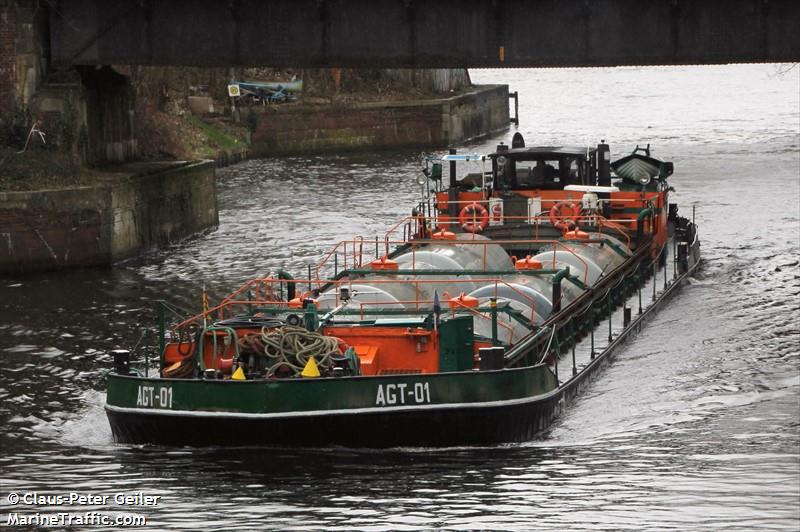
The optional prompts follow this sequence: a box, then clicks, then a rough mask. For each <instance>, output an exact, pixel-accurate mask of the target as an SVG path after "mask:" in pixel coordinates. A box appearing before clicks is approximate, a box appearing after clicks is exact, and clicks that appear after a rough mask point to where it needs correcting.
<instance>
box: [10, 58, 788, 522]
mask: <svg viewBox="0 0 800 532" xmlns="http://www.w3.org/2000/svg"><path fill="white" fill-rule="evenodd" d="M785 68H786V66H782V67H778V66H774V65H741V66H719V67H669V68H642V69H638V68H625V69H586V70H575V69H552V70H536V71H530V70H509V71H490V70H479V71H473V72H472V77H473V80H474V81H476V82H502V83H509V84H510V85H511V90H519V91H520V94H521V100H520V118H521V125H520V127H519V130H520V131H521V132H522V133H523V134H524V135H525V138H526V139H527V141H528V144H549V143H559V142H565V143H570V144H581V145H583V144H586V143H596V142H597V141H598V140H599V139H600V138H605V139H607V140H608V141H609V142H610V144H611V146H612V152H613V155H614V156H619V155H621V154H624V153H625V152H627V151H628V150H630V149H632V148H633V146H634V145H635V144H637V143H647V142H651V143H652V144H653V148H654V150H655V152H654V155H655V156H657V157H663V158H665V159H668V160H673V161H674V162H675V167H676V173H675V176H674V177H673V178H672V179H671V183H672V185H673V186H674V187H675V188H676V190H677V193H676V200H677V201H678V202H679V203H681V204H682V206H683V212H684V214H685V213H687V212H691V205H696V206H697V221H698V223H699V226H700V231H701V238H702V243H703V255H704V258H705V264H704V267H703V268H702V270H701V272H700V274H699V275H698V276H697V279H694V280H693V281H692V283H691V284H690V285H688V286H686V287H685V288H684V289H683V290H682V291H681V292H680V293H679V294H678V295H677V297H675V298H674V299H673V300H672V301H671V303H670V304H669V305H668V306H667V307H666V308H664V309H663V310H662V311H661V312H660V313H659V314H657V316H656V317H655V318H654V319H653V320H652V321H650V322H649V324H648V326H647V327H646V328H645V329H644V330H643V332H642V333H641V334H640V335H639V336H638V337H637V338H636V339H635V340H634V341H632V342H629V343H628V344H626V346H625V347H624V348H623V349H622V350H621V351H620V352H618V354H617V355H616V356H615V359H614V362H613V364H611V365H609V366H608V367H607V368H606V369H605V370H604V371H603V372H602V373H601V374H600V375H599V377H598V378H597V379H595V380H594V382H593V383H592V385H591V386H590V387H589V388H588V389H587V390H586V391H585V392H584V393H583V394H582V395H581V396H580V398H579V399H578V400H577V401H576V402H575V403H574V404H572V405H571V406H570V407H569V408H568V409H566V411H565V413H564V415H563V416H562V418H561V419H560V420H559V421H558V422H557V424H556V425H555V426H554V427H553V429H552V430H551V431H550V433H549V435H548V437H546V438H543V439H541V440H539V441H535V442H531V443H529V444H525V445H514V446H504V447H497V448H481V449H449V450H441V451H438V450H428V449H399V450H391V451H381V452H373V451H363V450H347V449H337V450H310V451H294V450H286V449H284V450H263V449H244V450H214V449H205V450H184V449H161V448H139V447H130V446H121V445H115V444H113V443H112V442H111V435H110V431H109V428H108V425H107V422H106V419H105V416H104V414H103V410H102V404H103V401H104V393H103V390H104V374H105V371H106V369H107V368H108V367H109V366H110V358H109V357H108V356H107V355H106V354H105V353H106V352H107V351H108V350H109V349H112V348H114V347H118V346H122V347H132V346H134V345H135V344H137V342H139V341H140V340H142V338H141V336H142V327H143V326H146V325H148V324H150V323H152V320H153V315H154V311H153V307H152V304H151V303H150V301H151V300H152V299H154V298H159V297H166V298H167V299H169V300H171V301H174V302H176V303H178V304H179V305H182V306H184V307H187V308H190V309H193V310H196V309H198V308H199V306H200V296H199V293H200V287H201V286H202V285H203V283H205V284H207V285H208V286H209V288H210V289H211V291H212V293H214V294H223V293H225V292H227V291H228V290H230V289H231V288H233V287H235V286H238V284H240V283H241V282H243V281H244V280H246V279H247V278H248V277H251V276H254V275H257V274H262V273H264V272H266V271H269V270H270V269H271V268H274V267H280V266H283V267H286V268H287V269H290V270H292V271H294V272H296V273H298V274H300V273H302V272H303V270H304V268H305V265H306V263H307V260H308V259H310V258H316V257H318V256H319V255H320V253H321V252H323V251H324V250H326V249H328V248H329V247H330V245H331V244H332V243H333V242H334V241H335V240H337V239H341V238H348V237H351V236H353V235H354V234H363V235H365V236H367V237H369V236H372V235H375V234H382V232H383V231H384V230H385V229H386V228H387V227H388V225H389V224H390V223H391V222H392V221H393V220H395V219H397V218H399V217H400V216H403V215H404V214H406V213H407V212H408V210H409V206H410V205H411V203H412V200H413V198H414V187H413V186H412V182H413V179H414V177H415V176H416V171H417V157H418V154H417V153H414V152H409V151H404V152H394V153H381V154H358V155H342V156H326V157H306V158H285V159H270V160H261V161H249V162H246V163H243V164H240V165H238V166H236V167H232V168H228V169H225V170H223V171H220V172H219V198H220V209H221V211H220V227H219V229H217V230H216V231H213V232H210V233H209V234H206V235H203V236H201V237H198V238H195V239H192V240H190V241H186V242H184V243H182V244H180V245H176V246H174V247H173V248H171V249H169V250H167V251H165V252H163V253H159V254H154V255H149V256H147V257H144V258H142V259H139V260H136V261H132V262H129V263H126V264H122V265H120V266H119V267H117V268H115V269H114V270H111V271H86V272H71V273H60V274H47V275H35V276H17V277H13V278H8V277H6V278H3V279H0V333H2V340H0V353H1V356H2V364H0V401H2V402H1V403H0V426H2V429H0V449H2V453H0V497H1V498H0V523H3V524H5V522H6V518H7V514H8V513H9V512H11V511H12V510H15V509H16V510H17V511H19V512H20V513H28V514H31V513H35V512H41V513H53V512H58V511H65V509H64V508H63V507H48V506H46V505H43V506H16V507H15V506H12V505H11V504H9V502H8V499H7V494H8V493H9V492H19V493H24V492H31V491H37V492H39V493H41V494H57V493H65V492H70V491H78V492H82V493H91V494H95V495H102V494H114V493H119V492H124V493H131V494H132V493H135V492H139V491H142V492H144V493H145V494H148V495H160V496H161V497H162V499H161V501H160V502H159V504H158V505H157V506H155V507H148V508H135V507H134V508H123V507H117V506H113V505H112V506H108V507H102V506H98V507H73V508H71V510H72V511H81V512H83V511H85V510H87V509H96V510H101V511H106V510H108V511H111V512H112V513H113V512H116V511H125V512H127V513H139V514H143V515H145V516H147V518H148V526H149V527H150V528H152V529H154V530H156V529H184V530H196V529H198V528H200V527H202V528H203V529H205V530H232V529H239V530H252V529H262V528H263V529H308V530H319V529H323V528H324V529H338V530H354V529H359V530H384V529H393V530H395V529H399V530H403V529H409V530H410V529H431V528H446V529H482V528H484V529H516V530H532V529H534V528H549V529H584V528H585V529H595V530H605V529H608V530H626V529H633V530H641V529H676V530H720V529H726V528H729V529H746V530H749V529H782V530H797V529H798V528H800V503H799V502H798V501H800V423H799V422H798V417H799V416H800V309H799V308H798V304H799V303H798V302H800V297H798V296H800V249H799V245H800V244H799V243H798V240H800V148H799V147H798V143H799V142H800V67H795V68H794V69H793V70H790V71H789V72H788V73H785V74H779V71H780V70H782V69H785ZM508 138H509V135H502V136H500V137H497V138H494V139H489V140H487V141H485V142H479V143H476V144H473V145H470V146H468V148H469V149H474V150H475V151H486V150H488V149H490V148H491V147H493V146H494V144H496V142H497V141H498V140H501V139H502V140H505V141H507V140H508ZM209 430H213V427H212V426H210V427H209ZM91 528H92V527H79V528H77V529H80V530H87V529H91Z"/></svg>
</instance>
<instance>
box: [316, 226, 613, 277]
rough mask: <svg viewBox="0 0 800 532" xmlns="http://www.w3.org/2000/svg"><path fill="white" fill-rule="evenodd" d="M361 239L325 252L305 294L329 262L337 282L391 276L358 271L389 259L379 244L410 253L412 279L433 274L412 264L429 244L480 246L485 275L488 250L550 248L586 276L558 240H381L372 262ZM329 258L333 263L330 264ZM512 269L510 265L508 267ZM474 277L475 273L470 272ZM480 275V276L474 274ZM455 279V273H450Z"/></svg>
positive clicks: (512, 271)
mask: <svg viewBox="0 0 800 532" xmlns="http://www.w3.org/2000/svg"><path fill="white" fill-rule="evenodd" d="M602 241H603V240H602V238H599V239H595V240H585V241H583V242H590V243H591V242H602ZM364 242H365V241H364V239H363V238H360V237H359V238H357V239H354V240H343V241H341V242H339V243H337V244H336V246H334V248H333V249H332V250H331V251H330V252H328V253H327V254H326V255H325V256H324V258H323V260H322V261H321V262H320V263H318V264H317V265H316V267H314V268H312V267H311V266H309V279H311V281H309V290H310V289H311V285H312V284H313V285H316V287H317V288H320V289H321V288H322V287H323V286H324V285H325V284H327V283H328V282H329V281H328V280H327V279H326V278H325V275H324V272H325V271H326V270H327V271H330V270H331V264H330V262H333V265H332V266H333V278H334V279H338V278H340V277H341V276H343V275H345V274H348V273H354V270H355V272H356V273H359V274H365V273H379V272H380V273H384V274H391V273H392V271H391V270H384V271H379V270H375V271H367V270H364V271H362V270H360V269H359V268H360V267H363V266H364V265H365V264H366V265H367V266H369V265H370V264H371V263H372V262H373V261H379V260H381V259H383V258H386V257H388V256H389V254H388V253H387V254H382V253H381V244H383V249H384V251H385V250H388V249H392V248H405V249H408V250H410V251H409V252H410V254H411V268H410V271H409V272H406V273H410V274H413V275H425V274H430V273H431V272H435V271H436V270H421V269H417V267H416V264H417V260H416V252H417V250H418V249H420V248H423V247H425V246H429V245H431V244H435V245H436V246H481V247H482V254H481V270H482V271H483V272H489V271H490V270H489V269H488V267H487V266H488V264H487V254H488V253H487V251H488V246H495V245H500V246H512V245H515V246H532V245H534V244H535V245H537V246H543V245H551V246H553V247H554V248H555V249H559V250H563V251H566V252H567V253H569V254H571V255H573V256H574V257H575V258H576V259H577V260H578V261H579V262H580V263H581V264H582V265H583V270H584V274H583V277H584V278H583V282H584V283H586V281H587V276H588V265H587V263H586V261H585V260H584V259H583V258H582V257H581V256H580V255H578V254H577V253H575V251H574V250H573V249H572V248H571V247H570V246H569V242H564V241H561V240H555V239H552V238H520V239H495V240H477V239H466V240H385V241H384V242H382V243H380V242H378V241H377V240H376V243H375V255H374V256H373V258H372V259H369V258H366V259H365V257H364V249H363V248H364V246H363V245H364ZM353 249H358V254H357V255H355V256H354V257H353V260H351V261H350V262H349V264H348V261H347V253H348V252H347V250H353ZM342 254H343V255H344V257H345V258H344V260H343V264H344V266H345V267H344V269H342V270H340V269H339V268H338V266H339V264H340V262H339V260H338V259H337V257H339V256H340V255H342ZM332 258H333V260H331V259H332ZM511 260H512V258H511V257H510V256H509V262H511ZM555 262H556V261H555V254H554V255H553V268H555ZM348 265H357V266H356V267H351V268H348ZM512 268H513V265H512ZM473 273H475V272H473ZM478 273H480V272H478ZM504 273H508V274H512V273H518V272H515V270H513V269H511V268H510V269H509V271H508V272H504ZM453 275H456V273H453Z"/></svg>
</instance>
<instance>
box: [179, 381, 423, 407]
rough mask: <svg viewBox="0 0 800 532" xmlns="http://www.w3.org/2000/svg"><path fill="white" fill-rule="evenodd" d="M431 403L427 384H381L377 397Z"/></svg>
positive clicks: (388, 401)
mask: <svg viewBox="0 0 800 532" xmlns="http://www.w3.org/2000/svg"><path fill="white" fill-rule="evenodd" d="M406 398H408V400H406ZM170 401H171V398H170ZM430 402H431V387H430V384H429V383H427V382H413V383H408V382H400V383H391V384H379V385H378V390H377V395H376V396H375V404H376V405H378V406H386V405H397V404H400V405H405V404H408V403H412V404H418V405H419V404H425V403H430Z"/></svg>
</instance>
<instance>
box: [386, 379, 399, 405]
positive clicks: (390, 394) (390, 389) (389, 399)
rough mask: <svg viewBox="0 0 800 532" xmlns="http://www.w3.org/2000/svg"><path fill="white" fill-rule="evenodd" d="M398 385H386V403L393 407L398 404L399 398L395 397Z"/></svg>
mask: <svg viewBox="0 0 800 532" xmlns="http://www.w3.org/2000/svg"><path fill="white" fill-rule="evenodd" d="M396 387H397V385H395V384H387V385H386V403H387V404H390V405H393V404H395V403H396V402H397V397H396V396H395V392H394V390H395V388H396Z"/></svg>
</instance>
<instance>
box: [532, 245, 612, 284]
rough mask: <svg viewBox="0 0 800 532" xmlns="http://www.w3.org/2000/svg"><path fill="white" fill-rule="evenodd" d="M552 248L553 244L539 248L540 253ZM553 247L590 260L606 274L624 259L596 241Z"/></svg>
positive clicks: (582, 267)
mask: <svg viewBox="0 0 800 532" xmlns="http://www.w3.org/2000/svg"><path fill="white" fill-rule="evenodd" d="M567 248H568V249H567ZM553 249H554V246H552V245H547V246H545V247H543V248H541V250H540V254H541V253H544V252H545V251H553ZM555 249H557V250H558V251H563V252H566V253H569V254H572V253H574V254H575V255H578V256H580V258H582V259H588V260H591V262H593V263H594V264H596V265H597V266H598V267H599V268H600V271H601V272H602V273H603V275H607V274H608V273H609V272H611V271H613V270H614V268H616V267H617V266H619V265H620V264H622V263H623V262H625V259H624V258H623V257H622V256H621V255H620V254H619V253H617V252H616V251H614V250H613V249H611V248H610V247H608V246H601V245H600V244H596V243H590V242H565V243H563V244H560V245H558V246H557V247H555ZM569 250H572V253H570V251H569ZM573 258H574V256H573ZM551 260H552V259H551ZM581 269H584V266H583V265H581ZM572 273H575V272H572ZM576 275H577V274H576ZM581 280H583V279H581Z"/></svg>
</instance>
